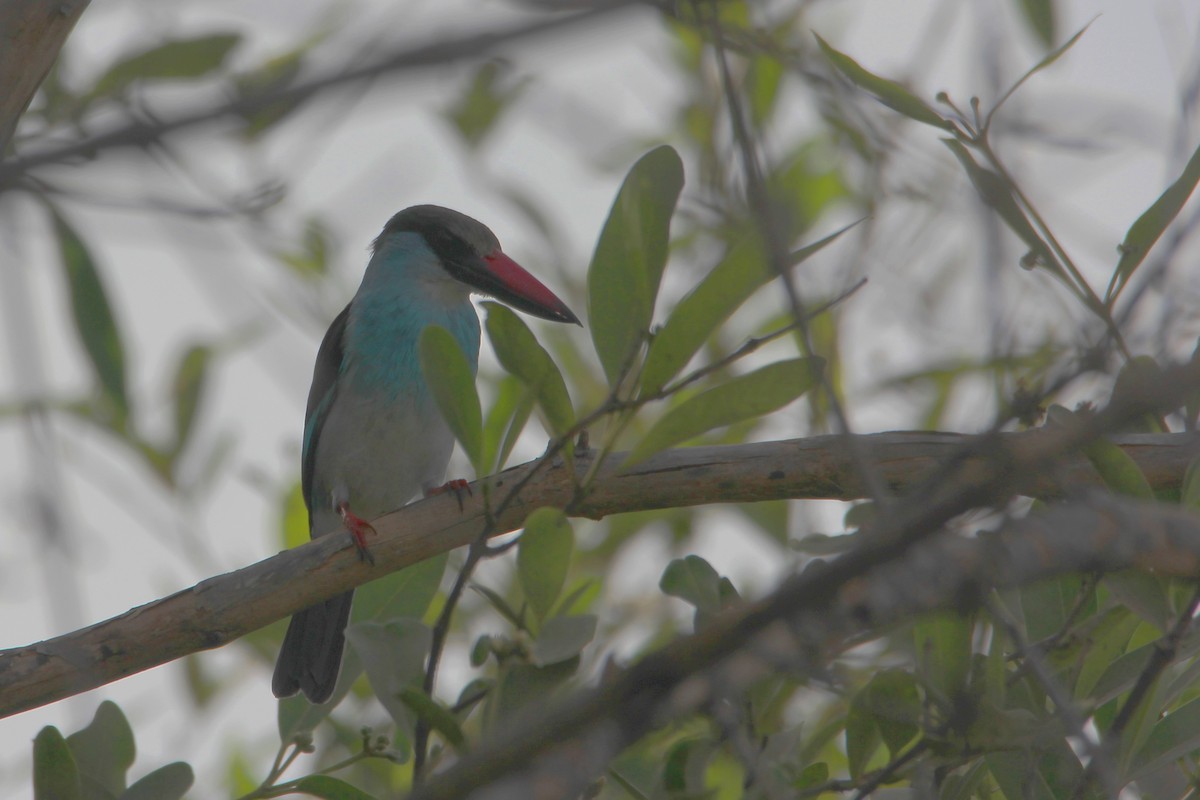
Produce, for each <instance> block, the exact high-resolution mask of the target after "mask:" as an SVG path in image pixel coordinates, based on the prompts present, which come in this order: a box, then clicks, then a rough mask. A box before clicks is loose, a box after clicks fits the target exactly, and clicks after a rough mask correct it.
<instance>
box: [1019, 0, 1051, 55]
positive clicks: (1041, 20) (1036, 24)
mask: <svg viewBox="0 0 1200 800" xmlns="http://www.w3.org/2000/svg"><path fill="white" fill-rule="evenodd" d="M1017 6H1018V7H1019V8H1020V9H1021V13H1022V14H1023V15H1024V16H1025V21H1026V22H1027V23H1028V24H1029V28H1030V30H1032V31H1033V32H1034V34H1035V35H1036V36H1037V37H1038V39H1040V40H1041V42H1042V44H1043V45H1045V46H1046V47H1053V46H1054V40H1055V39H1057V38H1058V36H1057V31H1056V28H1057V26H1056V25H1055V23H1054V3H1053V0H1017Z"/></svg>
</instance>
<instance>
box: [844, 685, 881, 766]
mask: <svg viewBox="0 0 1200 800" xmlns="http://www.w3.org/2000/svg"><path fill="white" fill-rule="evenodd" d="M882 742H883V738H882V736H880V733H879V726H878V725H876V724H875V718H874V717H872V716H871V714H870V712H869V711H867V710H866V709H864V708H862V707H861V706H859V705H856V704H854V703H851V704H850V710H849V711H848V712H847V713H846V761H847V762H848V766H849V768H850V777H852V778H855V779H857V778H859V777H861V776H862V774H863V773H864V772H865V771H866V769H867V764H869V763H870V761H871V757H872V756H873V755H875V751H876V750H878V749H879V745H880V744H881V743H882Z"/></svg>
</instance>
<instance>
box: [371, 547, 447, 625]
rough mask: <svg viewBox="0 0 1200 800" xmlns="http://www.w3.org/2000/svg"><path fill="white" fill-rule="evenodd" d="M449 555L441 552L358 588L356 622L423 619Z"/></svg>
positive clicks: (444, 570)
mask: <svg viewBox="0 0 1200 800" xmlns="http://www.w3.org/2000/svg"><path fill="white" fill-rule="evenodd" d="M449 560H450V554H449V553H440V554H438V555H436V556H433V557H432V558H427V559H425V560H423V561H419V562H417V563H416V564H413V565H412V566H411V567H405V568H404V569H402V570H399V571H397V572H393V573H392V574H391V575H385V576H384V577H382V578H378V579H377V580H373V581H371V582H370V583H367V584H364V585H362V586H360V587H358V590H357V591H356V592H355V595H354V609H353V610H352V611H351V612H350V619H351V621H353V622H366V621H368V620H372V621H376V622H388V621H390V620H393V619H397V618H399V617H407V618H411V619H417V620H419V619H421V618H423V617H424V616H425V612H426V611H428V610H429V605H430V603H432V602H433V598H434V596H436V595H437V591H438V587H440V586H441V584H442V576H443V574H445V572H446V564H447V562H448V561H449Z"/></svg>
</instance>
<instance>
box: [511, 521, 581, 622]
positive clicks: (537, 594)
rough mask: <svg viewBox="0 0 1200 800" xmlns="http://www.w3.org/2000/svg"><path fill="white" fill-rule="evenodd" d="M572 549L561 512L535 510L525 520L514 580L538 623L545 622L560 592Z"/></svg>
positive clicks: (571, 532) (570, 537)
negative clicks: (518, 579)
mask: <svg viewBox="0 0 1200 800" xmlns="http://www.w3.org/2000/svg"><path fill="white" fill-rule="evenodd" d="M574 547H575V537H574V534H573V531H572V530H571V523H570V521H569V520H568V519H567V515H566V514H564V513H563V512H562V510H561V509H557V508H539V509H537V510H536V511H534V512H533V513H532V514H530V515H529V516H528V517H527V518H526V520H525V532H524V533H522V534H521V541H520V543H519V544H518V545H517V576H518V577H519V578H520V581H521V590H522V591H523V592H524V593H525V599H526V600H528V601H529V607H530V608H532V609H533V613H534V615H535V616H537V618H538V619H539V620H543V619H545V618H546V615H547V613H548V612H549V611H550V609H551V608H552V607H553V606H554V602H555V601H556V600H557V599H558V596H559V594H560V593H561V592H562V587H563V584H564V583H565V582H566V580H567V570H568V568H569V567H570V565H571V551H572V550H573V549H574Z"/></svg>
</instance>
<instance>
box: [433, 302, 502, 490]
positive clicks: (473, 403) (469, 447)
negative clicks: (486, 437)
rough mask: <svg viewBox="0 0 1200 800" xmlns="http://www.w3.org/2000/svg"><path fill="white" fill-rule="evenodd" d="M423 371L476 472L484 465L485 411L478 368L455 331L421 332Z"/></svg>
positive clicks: (434, 329) (437, 329) (434, 330)
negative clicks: (477, 385)
mask: <svg viewBox="0 0 1200 800" xmlns="http://www.w3.org/2000/svg"><path fill="white" fill-rule="evenodd" d="M420 357H421V371H422V373H423V374H424V375H425V380H426V382H427V383H428V384H429V389H430V391H431V392H432V393H433V397H434V399H435V400H436V401H437V404H438V408H439V409H441V412H442V416H443V417H444V418H445V420H446V424H447V425H449V426H450V430H452V431H454V436H455V438H456V439H458V443H459V444H461V445H462V448H463V451H464V452H465V453H466V454H467V458H468V459H470V461H471V466H473V467H474V468H475V471H476V473H477V474H480V475H482V474H484V472H485V471H486V468H485V465H484V464H483V411H482V410H481V409H480V407H479V395H478V394H476V392H475V370H474V368H473V367H472V366H471V364H470V363H469V362H468V361H467V357H466V355H464V354H463V351H462V347H460V346H459V344H458V341H457V340H455V338H454V336H453V334H451V333H450V331H448V330H446V329H445V328H443V327H441V326H440V325H430V326H428V327H426V328H425V330H423V331H421V343H420Z"/></svg>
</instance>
